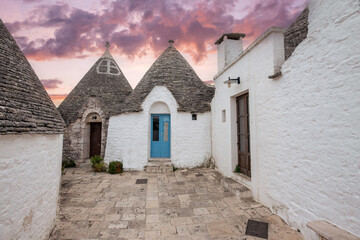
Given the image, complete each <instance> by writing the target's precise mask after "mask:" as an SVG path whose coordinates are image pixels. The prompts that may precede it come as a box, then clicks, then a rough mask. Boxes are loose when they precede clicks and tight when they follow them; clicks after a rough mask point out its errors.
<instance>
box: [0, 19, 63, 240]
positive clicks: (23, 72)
mask: <svg viewBox="0 0 360 240" xmlns="http://www.w3.org/2000/svg"><path fill="white" fill-rule="evenodd" d="M0 110H1V111H0V153H1V156H0V158H1V159H0V193H1V201H0V239H24V240H28V239H30V240H38V239H48V238H49V235H50V233H51V231H52V229H53V228H54V225H55V218H56V210H57V206H58V195H59V187H60V177H61V156H62V146H63V144H62V141H63V132H64V121H63V119H62V118H61V115H60V113H59V112H58V110H57V109H56V107H55V105H54V104H53V103H52V101H51V99H50V97H49V95H48V94H47V93H46V91H45V89H44V87H43V86H42V84H41V82H40V80H39V78H38V77H37V76H36V74H35V72H34V70H33V69H32V67H31V65H30V64H29V62H28V61H27V59H26V58H25V56H24V54H23V53H22V52H21V50H20V48H19V46H18V45H17V44H16V42H15V40H14V38H13V37H12V36H11V34H10V33H9V31H8V30H7V29H6V27H5V25H4V24H3V22H2V21H1V20H0Z"/></svg>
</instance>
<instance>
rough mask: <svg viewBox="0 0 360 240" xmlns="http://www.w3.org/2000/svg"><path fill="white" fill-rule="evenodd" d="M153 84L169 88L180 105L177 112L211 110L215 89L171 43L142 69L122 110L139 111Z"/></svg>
mask: <svg viewBox="0 0 360 240" xmlns="http://www.w3.org/2000/svg"><path fill="white" fill-rule="evenodd" d="M155 86H165V87H167V88H168V89H169V90H170V91H171V93H172V94H173V96H174V98H175V99H176V101H177V103H178V105H179V107H178V111H179V112H198V113H203V112H207V111H210V110H211V107H210V102H211V100H212V98H213V95H214V91H215V89H214V88H213V87H211V86H208V85H206V84H205V83H204V82H203V81H201V80H200V78H199V77H198V76H197V75H196V73H195V71H194V70H193V68H192V67H191V66H190V65H189V63H188V62H187V61H186V60H185V58H184V57H183V56H182V55H181V54H180V53H179V52H178V51H177V50H176V49H175V47H173V46H172V45H170V46H169V47H168V48H167V49H166V50H165V51H164V52H163V53H162V54H161V55H160V56H159V58H158V59H157V60H156V61H155V62H154V64H153V65H152V66H151V67H150V69H149V70H148V71H147V72H146V73H145V75H144V77H143V78H142V79H141V81H140V82H139V84H138V85H137V86H136V88H135V89H134V91H133V92H132V93H131V94H130V96H129V97H128V98H127V99H126V102H125V105H124V106H125V107H124V109H122V112H138V111H142V108H141V104H142V102H143V101H144V99H145V98H146V96H147V95H148V94H149V93H150V92H151V90H152V89H153V88H154V87H155ZM118 113H121V112H118Z"/></svg>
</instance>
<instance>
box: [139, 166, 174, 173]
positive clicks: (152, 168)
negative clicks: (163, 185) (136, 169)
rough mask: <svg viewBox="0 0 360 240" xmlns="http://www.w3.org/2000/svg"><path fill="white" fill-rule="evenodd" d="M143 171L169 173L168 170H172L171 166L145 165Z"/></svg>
mask: <svg viewBox="0 0 360 240" xmlns="http://www.w3.org/2000/svg"><path fill="white" fill-rule="evenodd" d="M145 172H147V173H169V172H173V166H172V165H170V166H167V165H165V166H154V165H153V166H149V165H148V166H146V167H145Z"/></svg>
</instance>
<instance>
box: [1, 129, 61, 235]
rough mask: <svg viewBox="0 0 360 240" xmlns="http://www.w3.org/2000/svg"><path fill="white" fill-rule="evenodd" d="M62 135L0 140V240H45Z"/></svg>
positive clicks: (56, 188)
mask: <svg viewBox="0 0 360 240" xmlns="http://www.w3.org/2000/svg"><path fill="white" fill-rule="evenodd" d="M62 138H63V135H62V134H57V135H40V134H37V135H5V136H0V142H1V144H0V152H1V161H0V192H1V201H0V219H1V221H0V222H1V223H0V232H1V236H0V238H1V239H24V240H25V239H26V240H27V239H29V240H31V239H33V240H39V239H47V237H48V236H49V234H50V232H51V230H52V229H53V227H54V221H55V217H56V209H57V202H58V194H59V186H60V177H61V151H62Z"/></svg>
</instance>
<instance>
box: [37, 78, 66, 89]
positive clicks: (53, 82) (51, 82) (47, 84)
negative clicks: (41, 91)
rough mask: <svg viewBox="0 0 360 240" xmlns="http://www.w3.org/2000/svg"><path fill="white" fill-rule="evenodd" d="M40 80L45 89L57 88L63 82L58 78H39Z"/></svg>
mask: <svg viewBox="0 0 360 240" xmlns="http://www.w3.org/2000/svg"><path fill="white" fill-rule="evenodd" d="M40 81H41V83H42V85H43V86H44V88H45V89H46V90H48V89H55V88H58V87H59V85H60V84H62V83H63V81H61V80H59V79H41V80H40Z"/></svg>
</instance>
